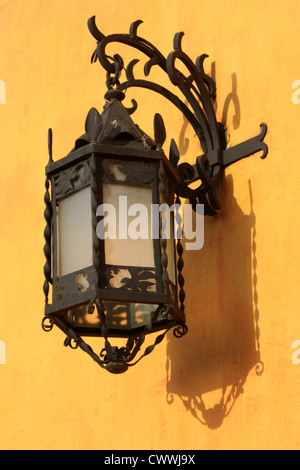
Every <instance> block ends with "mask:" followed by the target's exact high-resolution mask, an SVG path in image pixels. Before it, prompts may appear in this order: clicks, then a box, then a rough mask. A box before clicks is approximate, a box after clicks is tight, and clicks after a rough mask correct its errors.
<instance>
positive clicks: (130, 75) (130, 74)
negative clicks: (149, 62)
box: [126, 59, 139, 80]
mask: <svg viewBox="0 0 300 470" xmlns="http://www.w3.org/2000/svg"><path fill="white" fill-rule="evenodd" d="M138 62H139V59H133V60H132V61H131V62H129V64H128V65H127V67H126V77H127V80H134V75H133V67H134V66H135V64H137V63H138Z"/></svg>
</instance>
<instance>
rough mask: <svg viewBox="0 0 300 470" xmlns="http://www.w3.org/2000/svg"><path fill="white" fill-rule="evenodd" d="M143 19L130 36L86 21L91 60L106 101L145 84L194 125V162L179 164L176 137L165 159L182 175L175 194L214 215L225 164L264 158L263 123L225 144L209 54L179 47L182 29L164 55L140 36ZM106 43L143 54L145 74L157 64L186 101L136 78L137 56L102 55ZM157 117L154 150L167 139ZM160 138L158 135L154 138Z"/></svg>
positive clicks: (91, 19) (131, 29)
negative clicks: (101, 76) (100, 72)
mask: <svg viewBox="0 0 300 470" xmlns="http://www.w3.org/2000/svg"><path fill="white" fill-rule="evenodd" d="M141 23H142V21H141V20H138V21H135V22H134V23H132V24H131V26H130V30H129V34H111V35H109V36H105V35H104V34H103V33H102V32H101V31H100V30H99V29H98V27H97V26H96V20H95V16H93V17H91V18H90V19H89V20H88V27H89V30H90V33H91V34H92V36H93V37H94V38H95V39H96V40H97V48H96V50H95V51H94V53H93V55H92V58H91V61H92V63H93V62H96V61H97V59H98V60H99V62H100V64H101V66H102V67H103V68H104V69H105V70H106V85H107V88H108V92H107V93H106V95H105V97H106V99H107V100H110V99H112V98H117V99H120V100H122V99H124V97H125V95H124V91H126V90H127V89H128V88H132V87H140V88H145V89H148V90H151V91H154V92H156V93H159V94H160V95H162V96H164V97H165V98H167V99H168V100H169V101H170V102H171V103H172V104H173V105H174V106H176V107H177V108H178V109H179V110H180V111H181V113H182V114H183V115H184V116H185V118H186V119H187V120H188V122H189V123H190V124H191V125H192V127H193V129H194V131H195V133H196V135H197V137H198V139H199V142H200V146H201V148H202V151H203V155H200V156H198V157H196V163H195V164H194V165H190V164H188V163H181V164H178V163H179V159H180V155H179V150H178V147H177V145H176V142H175V141H174V139H172V140H171V146H170V152H169V158H170V161H171V163H172V165H173V166H174V167H175V168H176V169H177V171H178V173H179V174H180V175H181V177H182V180H183V182H182V185H181V188H180V190H179V196H182V197H186V198H189V199H190V200H191V202H194V203H196V202H198V203H201V204H204V208H205V214H206V215H215V214H217V212H218V210H219V209H220V208H221V207H220V204H219V202H218V200H217V197H216V191H215V189H216V185H217V184H218V182H219V180H220V178H221V177H222V174H223V170H224V168H225V167H227V166H229V165H231V164H233V163H235V162H237V161H238V160H241V159H242V158H246V157H248V156H250V155H252V154H254V153H257V152H259V151H263V154H262V156H261V158H265V157H266V156H267V153H268V148H267V145H266V144H265V143H264V141H263V140H264V137H265V135H266V132H267V126H266V125H265V124H261V133H260V134H259V135H258V136H256V137H253V138H251V139H249V140H247V141H245V142H243V143H241V144H238V145H236V146H233V147H231V148H227V139H226V130H225V127H224V126H223V124H221V123H219V122H218V121H217V119H216V115H215V111H214V107H213V99H214V98H215V97H216V84H215V82H214V80H213V79H212V78H211V77H210V76H209V75H207V74H206V73H205V71H204V61H205V59H206V58H207V57H208V56H207V55H206V54H202V55H200V56H199V57H198V58H197V60H196V61H195V63H194V62H193V61H192V60H191V59H190V58H189V56H188V55H187V54H186V53H185V52H184V51H183V50H182V38H183V36H184V33H182V32H180V33H177V34H175V36H174V50H173V51H171V52H170V53H169V55H168V57H167V58H166V57H164V55H163V54H162V53H161V52H160V51H159V50H158V49H157V48H156V47H155V46H154V45H153V44H151V43H150V42H149V41H147V40H146V39H144V38H142V37H141V36H138V34H137V33H138V27H139V26H140V24H141ZM110 43H122V44H126V45H128V46H130V47H132V48H135V49H137V50H139V51H140V52H142V53H143V54H145V56H147V57H148V58H149V59H148V60H147V62H146V63H145V65H144V75H145V77H148V76H149V75H150V72H151V69H152V67H153V66H158V67H160V68H161V69H162V70H163V71H164V72H165V73H166V74H167V75H168V77H169V79H170V81H171V82H172V84H173V85H175V86H176V87H177V88H178V89H179V90H180V92H181V93H182V95H183V97H184V99H185V101H187V102H188V104H189V106H190V107H188V106H187V105H186V104H185V102H184V101H183V100H182V99H180V98H179V97H178V96H177V95H175V94H174V93H172V92H171V91H170V90H169V89H167V88H165V87H164V86H162V85H159V84H157V83H155V82H152V81H150V80H146V79H144V78H143V79H139V78H136V77H135V75H134V67H135V65H136V64H137V63H138V62H139V60H138V59H134V60H131V61H130V62H129V63H128V64H127V66H125V65H124V60H123V58H122V57H121V56H120V55H119V54H115V55H114V56H113V57H112V56H110V55H108V54H107V53H106V48H107V46H108V44H110ZM177 61H180V62H181V63H183V64H184V66H185V67H186V69H187V70H188V74H187V75H184V74H183V73H182V72H181V71H179V70H178V69H177V68H176V62H177ZM123 71H125V74H126V80H125V81H124V82H121V81H120V80H121V75H122V72H123ZM132 103H133V107H132V108H131V109H129V110H128V111H129V112H130V113H133V112H134V111H135V110H136V108H137V103H136V101H135V100H132ZM159 118H160V119H157V118H156V119H155V122H154V128H155V129H154V131H155V137H156V139H155V140H156V145H157V148H161V146H162V144H163V142H164V140H165V132H164V125H163V122H162V118H161V116H160V117H159ZM157 137H158V138H157ZM199 180H200V185H199V187H198V188H197V189H191V187H190V186H189V185H190V184H191V183H192V182H194V181H199Z"/></svg>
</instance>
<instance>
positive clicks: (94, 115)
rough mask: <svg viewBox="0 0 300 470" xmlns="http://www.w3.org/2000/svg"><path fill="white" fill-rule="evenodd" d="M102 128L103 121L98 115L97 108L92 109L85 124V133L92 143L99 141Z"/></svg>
mask: <svg viewBox="0 0 300 470" xmlns="http://www.w3.org/2000/svg"><path fill="white" fill-rule="evenodd" d="M102 127H103V121H102V118H101V115H100V114H99V113H98V111H97V109H96V108H92V109H90V111H89V113H88V115H87V118H86V122H85V131H86V133H87V135H88V136H89V139H90V141H91V142H95V141H96V140H97V137H98V136H99V134H100V132H101V130H102Z"/></svg>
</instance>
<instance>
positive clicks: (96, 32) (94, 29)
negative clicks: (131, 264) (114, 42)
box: [88, 16, 105, 41]
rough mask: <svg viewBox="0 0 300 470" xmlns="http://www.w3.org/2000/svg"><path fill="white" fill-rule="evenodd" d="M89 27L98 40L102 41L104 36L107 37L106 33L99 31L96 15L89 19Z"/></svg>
mask: <svg viewBox="0 0 300 470" xmlns="http://www.w3.org/2000/svg"><path fill="white" fill-rule="evenodd" d="M88 28H89V31H90V33H91V35H92V36H93V37H94V38H95V39H97V41H101V40H102V39H103V38H105V36H104V34H102V33H101V31H99V29H98V28H97V26H96V17H95V16H92V17H91V18H89V20H88Z"/></svg>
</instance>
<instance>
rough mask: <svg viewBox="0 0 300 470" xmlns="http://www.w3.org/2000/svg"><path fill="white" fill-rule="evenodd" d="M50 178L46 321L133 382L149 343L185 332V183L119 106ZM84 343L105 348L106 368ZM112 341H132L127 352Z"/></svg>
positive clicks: (52, 168) (93, 120) (111, 107)
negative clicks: (99, 339) (174, 330)
mask: <svg viewBox="0 0 300 470" xmlns="http://www.w3.org/2000/svg"><path fill="white" fill-rule="evenodd" d="M46 177H47V181H48V187H49V182H51V201H50V197H49V198H48V201H46V200H47V197H46V198H45V201H46V206H48V217H47V216H46V214H45V218H46V220H47V222H48V223H47V225H48V231H47V229H46V231H45V234H46V232H47V233H48V236H46V235H45V239H46V245H45V254H46V258H47V263H46V267H45V268H46V269H45V277H46V281H45V285H44V291H45V287H46V292H45V294H46V307H45V318H44V320H46V319H48V321H49V320H50V322H51V324H50V327H49V325H48V329H50V328H51V327H52V326H53V324H56V325H57V326H59V327H60V328H61V329H62V330H63V331H64V332H65V333H66V334H67V340H66V344H69V345H71V340H72V339H73V340H74V341H75V345H76V346H78V345H79V346H80V347H81V348H82V349H84V350H85V351H86V352H88V353H89V354H90V355H92V357H93V359H95V360H96V361H97V362H99V361H100V362H99V364H100V365H102V366H103V367H105V368H106V369H107V370H109V371H110V372H124V371H125V370H126V369H127V367H128V365H129V362H130V361H132V360H133V358H134V357H135V355H136V353H137V351H138V349H139V348H140V346H141V344H142V342H143V341H144V337H145V335H146V334H148V333H152V332H155V331H158V330H165V331H167V330H168V329H169V328H170V327H172V326H176V325H184V322H185V318H184V311H183V310H184V307H183V298H182V297H181V299H180V297H179V292H178V286H177V284H178V282H177V281H178V276H179V277H180V279H181V287H182V286H183V278H182V273H181V269H182V266H183V262H182V247H181V243H180V239H179V240H176V239H175V238H176V233H175V232H176V230H175V226H174V219H175V218H176V219H177V221H178V222H179V223H180V214H179V204H178V199H177V204H174V203H175V202H176V200H175V194H176V190H177V188H178V187H179V185H180V179H179V176H178V174H177V173H176V171H175V170H174V168H173V167H172V165H171V164H170V162H169V161H168V159H167V158H166V157H165V155H164V153H163V151H162V150H161V149H157V146H156V143H155V142H154V141H153V140H152V139H150V138H149V137H148V136H147V135H145V134H144V133H143V132H142V131H141V130H140V129H139V127H138V126H136V125H135V124H134V123H133V121H132V119H131V117H130V115H129V113H128V112H127V110H126V109H125V108H124V107H123V105H122V104H121V102H120V101H119V100H117V99H112V100H111V101H110V102H107V104H106V105H105V107H104V111H103V113H102V115H100V114H99V113H98V112H97V111H96V110H95V109H94V108H93V109H92V110H91V111H90V112H89V114H88V117H87V121H86V134H85V135H83V136H82V137H80V138H79V139H78V140H77V141H76V144H75V148H74V149H73V150H72V151H71V152H70V153H69V155H67V156H66V157H65V158H62V159H61V160H58V161H56V162H53V161H50V162H49V164H48V165H47V167H46ZM49 196H50V194H49ZM178 229H179V230H181V227H180V226H179V227H178ZM50 231H51V235H49V232H50ZM50 247H51V248H50ZM176 252H177V253H176ZM175 253H176V254H175ZM176 256H177V264H178V265H177V266H176ZM178 268H179V272H178ZM50 272H51V275H50V274H49V273H50ZM47 284H48V286H47ZM49 284H52V286H53V287H52V304H50V303H48V291H49ZM47 288H48V290H47ZM179 290H180V289H179ZM182 292H183V290H182ZM180 303H181V305H179V304H180ZM95 307H96V308H95ZM44 326H45V322H44ZM45 329H47V328H46V327H45ZM83 336H103V337H104V338H105V349H104V352H102V356H101V358H99V361H98V359H97V358H96V356H95V354H94V352H93V351H92V350H91V348H90V347H89V346H88V345H86V343H85V342H84V341H83V340H82V337H83ZM110 337H125V338H128V341H127V344H126V346H125V347H124V348H121V349H119V348H115V347H112V346H110V342H109V339H108V338H110ZM159 341H160V339H159ZM152 348H153V347H152ZM150 349H151V348H150ZM151 350H152V349H151ZM149 352H150V350H149V348H148V349H147V350H146V354H148V353H149Z"/></svg>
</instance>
